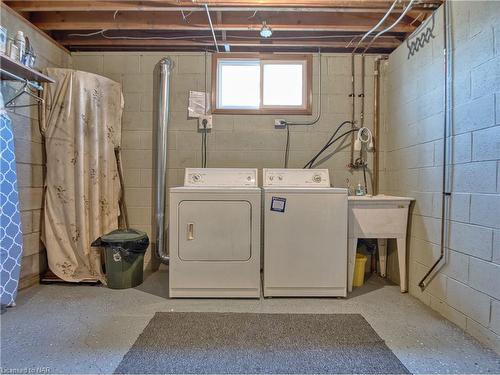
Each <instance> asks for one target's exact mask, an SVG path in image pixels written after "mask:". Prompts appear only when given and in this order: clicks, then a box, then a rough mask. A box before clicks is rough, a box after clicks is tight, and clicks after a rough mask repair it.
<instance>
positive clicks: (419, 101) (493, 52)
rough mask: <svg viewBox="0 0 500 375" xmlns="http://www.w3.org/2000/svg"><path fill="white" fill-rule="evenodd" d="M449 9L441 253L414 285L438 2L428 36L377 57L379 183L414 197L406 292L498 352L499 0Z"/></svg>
mask: <svg viewBox="0 0 500 375" xmlns="http://www.w3.org/2000/svg"><path fill="white" fill-rule="evenodd" d="M451 9H452V11H451V16H452V17H451V18H452V33H453V38H452V39H453V40H452V42H453V51H452V58H453V67H452V71H453V88H452V89H453V98H452V113H453V120H452V124H451V140H450V143H451V146H452V147H451V161H450V162H451V167H450V187H451V191H452V195H451V197H450V222H449V224H448V225H447V230H448V235H447V238H446V244H447V247H448V259H447V262H446V265H445V266H444V267H442V268H441V269H440V270H439V272H438V273H437V274H436V276H435V277H434V279H433V281H432V282H431V283H430V285H429V286H428V288H427V289H426V290H425V291H423V292H422V291H421V290H420V288H419V287H418V282H419V280H420V279H421V277H422V276H423V275H424V274H425V272H426V271H427V270H428V269H429V268H430V266H431V265H432V264H433V263H434V261H435V260H436V259H437V258H438V256H439V244H440V225H441V224H440V223H441V219H440V218H441V183H442V177H441V176H442V166H443V156H442V155H443V154H442V148H443V103H444V101H443V91H444V86H443V84H444V70H443V14H444V12H443V9H442V8H440V9H439V10H438V11H437V12H436V13H435V22H436V23H435V27H434V30H433V34H434V35H435V37H434V38H432V37H431V39H430V42H429V43H428V44H426V45H424V46H423V47H421V48H420V49H419V51H418V52H417V53H416V54H415V55H414V56H410V57H408V48H407V46H406V44H403V45H402V46H400V47H399V48H398V49H397V50H396V51H395V52H393V53H392V54H391V55H390V58H389V60H388V63H387V64H386V66H385V74H384V79H385V88H384V89H385V95H383V97H384V101H385V103H384V104H385V110H384V113H385V115H384V119H383V125H382V128H383V134H382V139H381V140H382V148H383V152H382V155H383V156H382V157H383V159H384V160H385V163H384V168H385V170H384V171H383V173H382V175H381V183H382V186H381V191H382V192H383V193H386V194H395V195H405V196H411V197H414V198H415V199H416V203H415V206H414V209H413V214H412V215H411V228H410V237H411V240H410V241H409V243H410V245H409V283H410V284H409V290H410V293H411V294H412V295H414V296H416V297H418V298H419V299H420V300H422V301H423V302H424V303H425V304H427V305H429V306H431V308H433V309H434V310H436V311H438V312H439V313H441V314H442V315H443V316H445V317H446V318H448V319H449V320H451V321H452V322H454V323H455V324H457V325H458V326H460V327H461V328H463V329H464V330H466V331H467V332H469V333H470V334H471V335H473V336H474V337H476V338H478V339H479V340H480V341H482V342H484V343H486V344H487V345H489V346H491V347H494V348H495V349H496V350H497V351H500V301H499V300H500V287H499V280H500V173H499V171H500V163H499V158H500V126H499V125H500V44H499V41H500V7H499V3H498V1H484V2H482V1H452V2H451ZM428 25H429V26H430V25H431V23H429V24H428ZM424 30H425V27H424V29H423V30H422V31H424ZM417 34H418V33H417ZM411 40H413V41H414V40H415V39H411ZM394 257H396V255H395V254H394V255H392V261H391V262H389V263H390V264H391V265H392V264H395V262H394ZM396 267H397V266H396ZM394 271H396V270H392V272H391V274H393V275H395V276H396V275H397V272H394ZM396 277H397V276H396Z"/></svg>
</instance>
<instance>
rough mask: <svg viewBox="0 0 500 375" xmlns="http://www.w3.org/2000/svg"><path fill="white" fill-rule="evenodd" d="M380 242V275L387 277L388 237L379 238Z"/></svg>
mask: <svg viewBox="0 0 500 375" xmlns="http://www.w3.org/2000/svg"><path fill="white" fill-rule="evenodd" d="M377 243H378V259H379V262H380V276H382V277H386V273H387V239H386V238H379V239H378V240H377Z"/></svg>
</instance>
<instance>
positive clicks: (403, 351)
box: [0, 271, 500, 373]
mask: <svg viewBox="0 0 500 375" xmlns="http://www.w3.org/2000/svg"><path fill="white" fill-rule="evenodd" d="M167 281H168V274H167V272H166V271H159V272H156V273H154V274H152V275H150V276H149V277H148V278H147V279H146V280H145V282H144V284H143V285H141V286H140V287H138V288H136V289H129V290H121V291H120V290H111V289H107V288H105V287H99V286H77V285H41V286H37V287H34V288H31V289H28V290H26V291H23V292H21V293H20V294H19V297H18V303H17V306H16V307H14V308H10V309H8V310H7V312H5V313H4V314H2V315H1V368H2V370H3V371H0V372H3V373H7V371H8V370H9V369H38V372H40V371H47V372H50V373H54V372H55V373H111V372H113V370H114V369H115V368H116V367H117V365H118V363H119V362H120V360H121V359H122V357H123V355H124V354H125V353H126V352H127V351H128V349H129V348H130V346H131V345H132V344H133V343H134V341H135V340H136V338H137V337H138V335H139V334H140V333H141V332H142V330H143V329H144V327H145V326H146V325H147V323H148V322H149V320H150V319H151V318H152V316H153V315H154V313H156V312H158V311H212V312H214V311H215V312H262V313H318V314H326V313H361V314H362V315H363V316H364V317H365V318H366V320H367V321H368V322H369V323H370V324H371V325H372V327H373V328H374V329H375V330H376V331H377V333H378V334H379V335H380V336H381V337H382V339H384V340H385V341H386V343H387V345H388V346H389V348H391V350H392V351H393V352H394V353H395V354H396V356H398V357H399V359H400V360H401V362H403V364H404V365H405V366H406V367H407V368H408V370H409V371H411V372H412V373H500V358H499V356H497V355H496V354H495V353H494V352H493V351H491V350H489V349H486V348H485V347H483V346H482V345H481V344H480V343H478V342H477V341H476V340H475V339H473V338H472V337H471V336H469V335H468V334H467V333H465V332H464V331H462V330H461V329H459V328H458V327H457V326H455V325H453V324H452V323H450V322H448V321H447V320H445V319H444V318H442V317H440V316H439V315H438V314H437V313H435V312H433V311H432V310H430V309H429V308H428V307H426V306H424V305H423V304H422V303H420V302H419V301H418V300H417V299H415V298H413V297H411V296H409V295H408V294H401V293H400V292H399V287H398V286H395V285H389V284H387V283H386V282H385V281H384V280H383V279H380V278H378V277H372V278H371V279H370V280H369V281H368V282H367V283H366V284H365V286H363V287H362V288H359V289H356V290H355V292H354V293H353V294H352V295H351V296H350V297H349V298H348V299H300V298H286V299H282V298H274V299H261V300H209V299H201V300H192V299H191V300H169V299H168V298H166V297H167V294H168V285H167Z"/></svg>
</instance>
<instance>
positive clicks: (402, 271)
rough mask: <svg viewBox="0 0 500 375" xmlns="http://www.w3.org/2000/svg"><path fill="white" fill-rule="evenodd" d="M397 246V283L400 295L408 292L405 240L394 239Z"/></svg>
mask: <svg viewBox="0 0 500 375" xmlns="http://www.w3.org/2000/svg"><path fill="white" fill-rule="evenodd" d="M396 242H397V245H398V262H399V282H400V286H401V293H404V292H407V291H408V280H407V278H406V238H398V239H396Z"/></svg>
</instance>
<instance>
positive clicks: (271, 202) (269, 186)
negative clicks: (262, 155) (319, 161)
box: [263, 169, 347, 297]
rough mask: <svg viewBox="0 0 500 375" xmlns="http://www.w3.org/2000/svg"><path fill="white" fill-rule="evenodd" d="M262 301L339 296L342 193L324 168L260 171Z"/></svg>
mask: <svg viewBox="0 0 500 375" xmlns="http://www.w3.org/2000/svg"><path fill="white" fill-rule="evenodd" d="M263 180H264V181H263V187H264V208H263V209H264V296H265V297H271V296H294V297H301V296H322V297H345V296H346V294H347V189H338V188H332V187H330V178H329V174H328V170H327V169H264V170H263Z"/></svg>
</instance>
